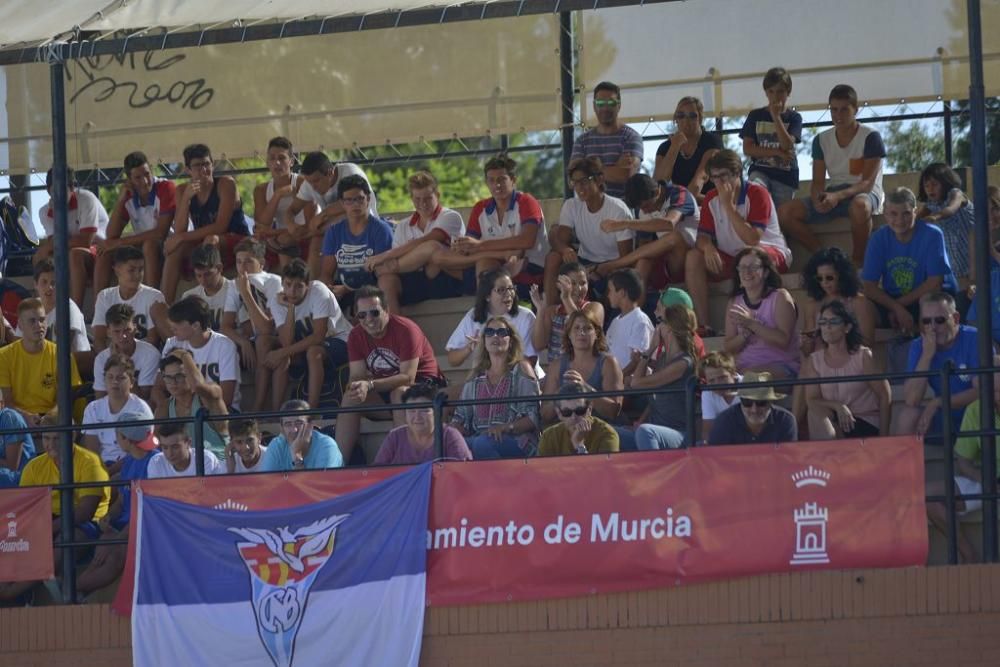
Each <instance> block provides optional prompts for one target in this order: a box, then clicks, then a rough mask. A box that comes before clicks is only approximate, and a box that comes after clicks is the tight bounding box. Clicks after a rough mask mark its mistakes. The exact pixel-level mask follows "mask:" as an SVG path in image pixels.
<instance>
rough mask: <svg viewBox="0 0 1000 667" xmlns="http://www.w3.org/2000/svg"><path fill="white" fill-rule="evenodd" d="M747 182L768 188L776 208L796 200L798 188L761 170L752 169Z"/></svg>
mask: <svg viewBox="0 0 1000 667" xmlns="http://www.w3.org/2000/svg"><path fill="white" fill-rule="evenodd" d="M747 180H748V181H752V182H754V183H759V184H760V185H763V186H764V187H765V188H767V191H768V192H770V193H771V199H772V200H773V201H774V205H775V206H781V205H782V204H784V203H785V202H790V201H792V200H793V199H795V191H796V188H793V187H792V186H791V185H788V184H787V183H782V182H781V181H779V180H777V179H775V178H772V177H771V176H768V175H767V174H765V173H764V172H762V171H760V170H759V169H751V170H750V173H749V174H747ZM872 210H875V209H872Z"/></svg>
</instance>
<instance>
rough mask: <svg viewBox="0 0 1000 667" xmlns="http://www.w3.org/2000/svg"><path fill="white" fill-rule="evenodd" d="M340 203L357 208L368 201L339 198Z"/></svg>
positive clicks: (356, 198) (355, 198)
mask: <svg viewBox="0 0 1000 667" xmlns="http://www.w3.org/2000/svg"><path fill="white" fill-rule="evenodd" d="M340 201H342V202H344V204H345V205H349V206H359V205H361V204H364V203H365V202H366V201H368V198H367V197H341V198H340Z"/></svg>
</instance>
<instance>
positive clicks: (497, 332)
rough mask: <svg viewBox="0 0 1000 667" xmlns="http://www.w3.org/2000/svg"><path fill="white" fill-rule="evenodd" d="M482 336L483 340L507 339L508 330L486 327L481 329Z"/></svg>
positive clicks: (505, 328)
mask: <svg viewBox="0 0 1000 667" xmlns="http://www.w3.org/2000/svg"><path fill="white" fill-rule="evenodd" d="M483 336H484V337H485V338H495V337H499V338H507V337H508V336H510V329H508V328H507V327H496V328H494V327H486V328H485V329H483Z"/></svg>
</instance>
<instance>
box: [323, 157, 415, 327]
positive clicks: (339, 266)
mask: <svg viewBox="0 0 1000 667" xmlns="http://www.w3.org/2000/svg"><path fill="white" fill-rule="evenodd" d="M337 193H338V195H337V196H338V199H339V201H340V202H341V203H342V204H343V205H344V211H345V213H346V215H347V217H346V218H344V219H343V220H341V221H340V222H338V223H336V224H335V225H333V226H332V227H330V228H329V229H327V230H326V235H325V236H324V237H323V250H322V270H321V275H320V279H321V280H322V281H323V282H324V283H326V284H327V285H329V287H330V289H331V290H332V291H333V293H334V295H335V296H336V297H337V299H338V300H339V301H340V302H341V303H342V304H343V303H344V301H345V299H348V298H349V295H350V294H351V293H352V292H353V291H354V290H356V289H358V288H359V287H363V286H364V285H376V284H377V285H378V286H379V287H381V288H382V290H383V291H384V292H385V297H386V308H387V309H388V310H389V312H392V313H398V312H399V297H400V294H399V292H400V290H399V287H398V284H396V283H394V282H392V281H388V282H387V281H383V280H379V278H378V277H377V276H376V275H375V273H374V272H373V271H369V270H368V268H367V267H366V262H367V260H368V259H369V258H370V257H374V256H375V255H378V254H381V253H383V252H386V251H388V250H389V249H390V248H392V225H390V224H389V223H388V222H386V221H385V220H383V219H382V218H379V217H378V216H376V215H374V214H372V213H371V212H370V211H369V202H370V200H371V196H372V191H371V186H369V185H368V181H366V180H365V179H364V178H362V177H360V176H346V177H344V178H342V179H340V180H339V181H338V182H337ZM338 279H339V280H338ZM383 283H384V284H383Z"/></svg>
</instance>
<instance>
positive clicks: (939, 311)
mask: <svg viewBox="0 0 1000 667" xmlns="http://www.w3.org/2000/svg"><path fill="white" fill-rule="evenodd" d="M958 321H959V316H958V311H957V310H955V299H954V297H952V296H951V295H950V294H948V293H947V292H932V293H930V294H925V295H924V296H922V297H921V298H920V321H919V323H918V324H919V326H920V337H919V338H916V339H914V340H913V342H911V343H910V356H909V360H908V362H907V365H906V370H907V372H921V371H936V370H940V369H941V367H942V366H944V364H945V363H946V362H948V361H950V362H952V363H953V364H954V366H955V373H954V374H952V375H951V376H950V377H949V379H948V385H949V387H950V389H951V405H950V406H949V407H950V408H951V423H952V435H951V437H952V439H954V437H955V433H957V432H958V426H959V424H961V423H962V417H963V416H964V415H965V407H966V406H967V405H969V404H970V403H972V402H973V401H975V400H976V399H977V398H979V389H978V387H979V378H978V376H975V375H968V374H964V373H962V372H961V370H960V369H963V368H977V367H978V366H979V343H978V336H979V334H978V332H977V331H976V330H975V329H974V328H973V327H970V326H965V325H964V324H959V323H958ZM928 385H930V388H931V390H932V391H933V392H934V397H933V398H930V399H926V398H925V395H926V392H927V387H928ZM903 397H904V399H905V401H906V407H905V408H903V410H901V411H900V416H899V421H898V423H897V424H896V433H898V434H901V435H909V434H913V433H916V434H919V435H926V436H937V437H940V436H941V408H942V407H943V406H942V401H941V378H940V376H938V375H935V376H934V377H930V378H928V377H912V378H909V379H907V380H906V382H904V383H903Z"/></svg>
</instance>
